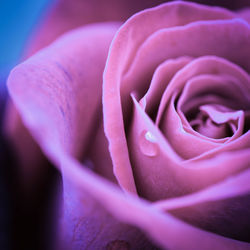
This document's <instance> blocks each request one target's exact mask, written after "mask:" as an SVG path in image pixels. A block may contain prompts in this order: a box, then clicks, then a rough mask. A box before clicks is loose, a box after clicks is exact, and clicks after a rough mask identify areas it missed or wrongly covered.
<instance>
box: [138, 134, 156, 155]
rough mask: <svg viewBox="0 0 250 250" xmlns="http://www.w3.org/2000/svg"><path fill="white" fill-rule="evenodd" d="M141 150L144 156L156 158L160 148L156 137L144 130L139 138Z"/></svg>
mask: <svg viewBox="0 0 250 250" xmlns="http://www.w3.org/2000/svg"><path fill="white" fill-rule="evenodd" d="M139 146H140V150H141V152H142V153H143V154H144V155H147V156H150V157H154V156H156V155H157V154H158V150H159V146H158V144H157V139H156V137H155V136H154V135H153V134H152V133H151V132H150V131H146V130H144V131H143V132H142V133H141V135H140V138H139Z"/></svg>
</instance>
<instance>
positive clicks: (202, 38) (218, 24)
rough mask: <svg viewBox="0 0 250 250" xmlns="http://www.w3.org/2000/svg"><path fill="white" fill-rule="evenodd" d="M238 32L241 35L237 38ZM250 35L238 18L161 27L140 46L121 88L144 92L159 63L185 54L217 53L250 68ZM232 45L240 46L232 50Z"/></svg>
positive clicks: (245, 67) (246, 26) (197, 55)
mask: <svg viewBox="0 0 250 250" xmlns="http://www.w3.org/2000/svg"><path fill="white" fill-rule="evenodd" d="M235 34H240V35H239V37H238V36H235ZM249 36H250V33H249V28H248V25H247V24H246V23H245V22H244V21H242V20H239V19H235V20H225V21H207V22H206V21H200V22H194V23H191V24H188V25H185V26H182V27H174V28H165V29H160V30H158V31H157V32H155V33H153V34H152V35H151V36H149V37H148V39H147V40H146V41H145V42H144V43H143V44H142V45H141V46H140V48H139V49H138V51H137V53H136V55H135V58H134V61H133V64H132V65H131V67H130V70H129V71H128V72H127V73H126V75H124V77H123V79H122V83H121V91H122V92H123V91H124V92H125V93H126V90H125V89H127V90H128V89H132V88H135V87H136V89H137V90H138V91H141V92H142V91H143V90H144V89H145V87H147V84H146V82H149V79H150V78H151V77H152V75H153V72H154V71H155V69H156V68H157V66H158V65H159V64H160V63H162V62H164V61H165V60H168V59H170V58H178V57H180V56H183V55H185V56H190V57H201V56H205V55H216V56H218V57H222V58H226V59H227V60H229V61H232V62H234V63H236V64H238V65H240V66H241V67H243V68H244V69H246V70H247V71H248V70H250V63H249V61H248V58H249V57H250V52H249V49H248V48H249V46H250V42H249V40H250V39H249ZM214 37H216V39H214ZM225 41H226V42H225ZM232 48H241V49H240V50H232ZM123 88H124V89H123ZM143 88H144V89H143ZM144 91H145V90H144ZM124 103H125V101H124Z"/></svg>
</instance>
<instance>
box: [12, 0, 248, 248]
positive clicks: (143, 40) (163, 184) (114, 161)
mask: <svg viewBox="0 0 250 250" xmlns="http://www.w3.org/2000/svg"><path fill="white" fill-rule="evenodd" d="M244 15H245V13H244ZM117 29H118V24H116V23H107V24H95V25H89V26H86V27H83V28H80V29H77V30H75V31H72V32H70V33H68V34H66V35H64V36H63V37H61V38H60V39H58V40H57V41H56V42H55V43H53V44H52V45H51V46H50V47H48V48H46V49H44V50H42V51H41V52H39V53H38V54H36V55H35V56H33V57H31V58H30V59H28V60H27V61H26V62H24V63H23V64H21V65H19V66H18V67H16V68H15V69H14V70H13V71H12V73H11V75H10V77H9V80H8V86H9V91H10V95H11V97H12V99H13V101H14V103H15V105H16V107H17V109H18V110H19V112H20V114H21V116H22V119H23V121H24V123H25V125H26V126H27V128H29V130H30V131H31V133H32V134H33V136H34V138H35V139H36V141H37V142H38V143H39V145H40V147H41V148H42V150H43V152H44V153H45V155H46V156H47V157H48V158H49V159H50V160H51V161H52V162H53V163H54V164H55V165H56V166H57V167H58V169H59V170H60V172H61V174H62V179H63V198H64V201H63V215H62V218H61V222H60V226H61V228H62V235H63V237H62V238H61V241H62V242H63V245H60V247H62V246H66V248H67V247H68V248H69V249H79V248H84V249H86V248H87V247H89V248H91V249H101V248H103V247H104V246H106V248H108V249H113V248H115V249H116V248H117V249H119V248H122V247H123V248H125V249H126V248H128V247H132V248H134V249H146V248H150V247H153V246H151V245H150V243H149V242H147V241H146V239H145V236H144V235H143V234H142V233H141V232H140V231H138V229H137V228H139V229H141V230H142V231H143V232H145V233H146V234H147V235H148V236H149V237H150V239H152V240H153V241H154V243H155V244H156V245H157V246H160V247H162V248H167V249H213V248H214V249H249V248H250V246H249V244H248V243H245V242H244V241H247V240H249V236H248V235H247V230H248V232H249V223H248V221H247V219H248V218H249V212H248V210H247V209H246V207H247V204H248V203H249V196H248V194H249V190H250V183H249V177H250V172H249V141H250V140H249V136H250V135H249V106H250V101H249V96H250V93H249V92H250V89H249V86H250V85H249V75H248V72H249V71H250V63H249V59H248V58H249V56H250V55H249V53H250V51H249V47H250V30H249V25H248V23H247V22H246V21H244V20H243V19H241V18H240V15H239V14H235V13H232V12H229V11H227V10H225V9H221V8H210V7H206V6H202V5H197V4H192V3H182V2H174V3H170V4H164V5H161V6H159V7H156V8H153V9H149V10H145V11H143V12H140V13H139V14H136V15H135V16H133V17H132V18H130V19H129V20H128V21H127V22H126V23H125V24H124V25H123V26H122V27H121V28H120V29H119V30H118V32H117ZM116 32H117V33H116ZM115 33H116V34H115ZM114 35H115V38H114V40H113V41H112V43H111V46H110V50H109V55H108V59H107V61H106V66H105V71H104V77H103V97H102V98H103V115H104V124H102V117H101V94H102V93H101V82H102V80H101V79H102V72H103V68H104V65H105V60H106V56H107V52H108V48H109V45H110V42H111V40H112V38H113V36H114ZM103 125H104V128H103ZM104 130H105V133H106V136H107V139H108V142H107V141H106V138H105V136H104ZM108 143H109V151H108ZM112 166H113V171H114V174H115V175H113V173H112ZM88 168H90V169H91V170H89V169H88ZM98 174H99V175H98ZM112 182H113V183H112ZM117 184H119V185H117ZM97 202H98V203H97ZM106 210H107V211H108V213H107V211H106ZM110 214H111V215H112V216H111V215H110ZM237 214H240V215H242V216H241V217H242V218H241V217H239V218H238V217H236V215H237ZM115 218H116V219H118V221H117V220H116V219H115ZM127 224H130V225H132V226H133V227H132V226H128V225H127ZM134 226H135V227H134ZM230 227H231V228H230ZM65 244H66V245H65ZM67 244H69V245H67Z"/></svg>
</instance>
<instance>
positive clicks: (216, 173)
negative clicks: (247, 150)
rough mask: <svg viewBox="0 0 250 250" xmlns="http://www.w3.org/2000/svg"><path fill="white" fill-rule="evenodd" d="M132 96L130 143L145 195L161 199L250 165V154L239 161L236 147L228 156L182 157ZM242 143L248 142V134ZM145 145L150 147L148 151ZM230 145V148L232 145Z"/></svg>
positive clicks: (139, 186)
mask: <svg viewBox="0 0 250 250" xmlns="http://www.w3.org/2000/svg"><path fill="white" fill-rule="evenodd" d="M132 99H133V103H134V113H133V118H132V121H131V127H130V130H129V133H128V147H129V148H130V161H131V164H132V166H133V174H134V178H135V183H136V187H137V191H138V193H139V194H140V195H142V196H143V197H146V198H147V199H150V200H158V199H165V198H169V197H176V196H181V195H184V194H188V193H191V192H194V191H195V190H196V191H197V190H200V189H202V188H204V187H207V186H209V185H211V184H214V183H216V182H218V181H221V180H223V179H224V178H225V177H227V176H230V175H231V174H233V173H237V172H239V171H240V170H243V169H245V168H247V166H248V162H247V161H248V160H247V159H248V154H244V156H243V155H241V156H240V157H241V161H239V160H238V159H239V158H238V157H239V153H238V152H237V151H236V152H237V153H235V152H234V151H232V152H230V153H226V156H225V154H224V155H223V154H221V155H219V156H218V155H214V156H213V158H212V159H211V158H209V157H207V158H204V160H202V159H199V160H196V161H194V160H193V161H192V162H190V161H183V160H182V159H181V158H180V157H179V156H178V154H176V153H175V152H174V151H173V149H172V145H170V144H169V142H168V141H167V140H166V138H165V137H164V135H163V134H162V133H161V131H160V130H159V128H158V127H156V126H155V124H154V123H153V122H152V120H151V119H150V117H148V115H147V114H146V113H145V112H144V110H143V108H142V107H141V105H140V104H139V103H138V102H137V100H136V99H135V97H134V95H132ZM249 135H250V133H249ZM142 140H143V141H142ZM243 140H244V139H243ZM235 142H236V141H235ZM241 143H242V144H244V143H248V144H249V137H248V138H245V142H244V141H243V142H241ZM230 144H231V143H230ZM230 144H228V145H230ZM237 146H239V144H237V145H235V147H232V148H233V149H235V148H237ZM244 146H246V145H244ZM244 146H243V147H244ZM146 147H150V148H149V149H150V150H151V151H150V152H149V153H148V151H147V150H148V149H147V148H146ZM152 148H153V149H154V152H153V153H152ZM228 149H229V150H230V147H229V148H228ZM240 149H241V147H239V150H240ZM210 152H212V150H211V151H210ZM222 152H223V151H222ZM243 158H244V159H243ZM207 159H209V160H207ZM235 162H237V164H235Z"/></svg>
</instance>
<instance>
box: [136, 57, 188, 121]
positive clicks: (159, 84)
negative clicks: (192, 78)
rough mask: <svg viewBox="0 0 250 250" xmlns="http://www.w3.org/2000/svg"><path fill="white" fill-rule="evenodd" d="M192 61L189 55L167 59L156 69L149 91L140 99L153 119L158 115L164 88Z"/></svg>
mask: <svg viewBox="0 0 250 250" xmlns="http://www.w3.org/2000/svg"><path fill="white" fill-rule="evenodd" d="M190 61H191V58H189V57H180V58H177V59H173V60H167V61H166V62H163V63H162V64H161V65H159V67H158V68H157V69H156V71H155V73H154V75H153V78H152V81H151V84H150V86H149V89H148V91H147V92H146V94H145V95H144V97H143V98H142V99H141V100H140V104H141V105H142V106H143V108H144V110H145V111H146V112H147V114H149V115H150V117H151V118H152V119H153V120H154V118H155V117H156V114H157V110H158V106H159V104H160V100H161V96H162V94H163V92H164V89H165V88H166V87H167V85H168V83H169V82H170V81H171V79H172V78H173V76H174V75H175V74H176V72H178V71H179V70H180V69H181V68H182V67H184V66H185V65H186V64H187V63H189V62H190Z"/></svg>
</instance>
